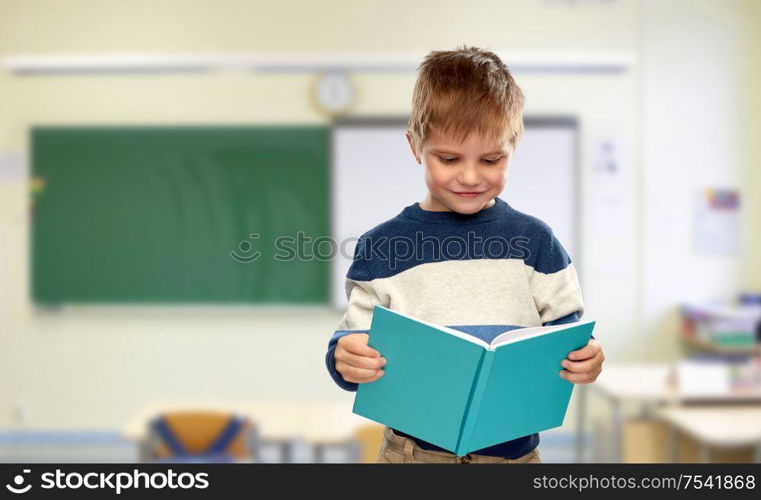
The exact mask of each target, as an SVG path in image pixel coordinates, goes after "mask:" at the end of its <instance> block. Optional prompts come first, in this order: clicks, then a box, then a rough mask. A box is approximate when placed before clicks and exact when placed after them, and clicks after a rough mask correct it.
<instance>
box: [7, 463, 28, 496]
mask: <svg viewBox="0 0 761 500" xmlns="http://www.w3.org/2000/svg"><path fill="white" fill-rule="evenodd" d="M30 472H32V470H31V469H24V474H29V473H30ZM24 479H25V478H24V476H22V475H21V474H17V475H16V477H14V478H13V484H15V486H12V485H10V484H6V485H5V487H6V488H8V491H10V492H11V493H26V492H27V491H29V490H30V489H32V485H31V484H27V485H26V486H22V485H23V484H24Z"/></svg>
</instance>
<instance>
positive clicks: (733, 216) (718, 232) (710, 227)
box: [695, 188, 740, 256]
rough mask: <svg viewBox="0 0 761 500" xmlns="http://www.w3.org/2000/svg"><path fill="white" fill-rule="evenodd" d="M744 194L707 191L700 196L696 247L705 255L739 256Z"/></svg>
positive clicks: (729, 190)
mask: <svg viewBox="0 0 761 500" xmlns="http://www.w3.org/2000/svg"><path fill="white" fill-rule="evenodd" d="M739 240H740V193H739V191H737V190H736V189H720V188H707V189H703V190H702V191H701V192H700V193H698V196H697V209H696V211H695V248H696V250H697V252H698V253H701V254H705V255H725V256H732V255H737V253H738V249H739V243H740V241H739Z"/></svg>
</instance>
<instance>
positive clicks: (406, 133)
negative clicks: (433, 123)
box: [404, 130, 420, 163]
mask: <svg viewBox="0 0 761 500" xmlns="http://www.w3.org/2000/svg"><path fill="white" fill-rule="evenodd" d="M404 135H405V136H407V143H409V145H410V150H411V151H412V156H414V157H415V161H416V162H418V163H420V158H419V157H418V155H417V152H416V151H415V144H413V142H412V136H411V135H410V131H409V130H407V131H406V132H405V133H404Z"/></svg>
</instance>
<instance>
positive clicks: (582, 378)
mask: <svg viewBox="0 0 761 500" xmlns="http://www.w3.org/2000/svg"><path fill="white" fill-rule="evenodd" d="M601 371H602V369H601V368H600V369H597V370H594V371H591V372H583V373H571V372H569V371H568V370H561V371H560V373H559V376H560V377H561V378H564V379H566V380H567V381H569V382H571V383H574V384H589V383H591V382H594V381H595V380H596V379H597V376H598V375H600V372H601Z"/></svg>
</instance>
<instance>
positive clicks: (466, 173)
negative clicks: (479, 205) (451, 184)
mask: <svg viewBox="0 0 761 500" xmlns="http://www.w3.org/2000/svg"><path fill="white" fill-rule="evenodd" d="M457 180H458V181H459V182H460V184H462V185H463V186H475V185H476V184H478V174H477V173H476V169H475V168H474V167H465V168H463V169H462V170H461V171H460V175H459V178H458V179H457Z"/></svg>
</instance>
